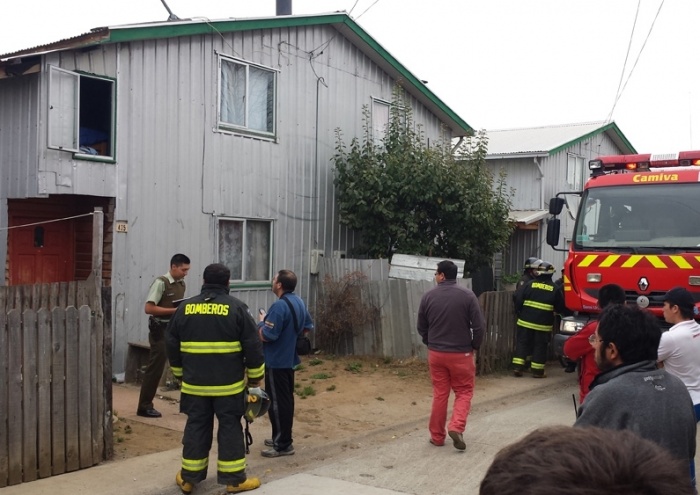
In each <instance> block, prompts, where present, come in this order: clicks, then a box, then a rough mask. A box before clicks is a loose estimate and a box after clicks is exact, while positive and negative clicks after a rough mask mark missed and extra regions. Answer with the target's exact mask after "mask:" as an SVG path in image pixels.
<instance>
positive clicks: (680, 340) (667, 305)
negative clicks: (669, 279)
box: [658, 287, 700, 420]
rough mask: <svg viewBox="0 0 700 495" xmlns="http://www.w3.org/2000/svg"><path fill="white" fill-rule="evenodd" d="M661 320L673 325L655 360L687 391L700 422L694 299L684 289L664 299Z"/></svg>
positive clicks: (699, 340) (699, 330)
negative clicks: (683, 384)
mask: <svg viewBox="0 0 700 495" xmlns="http://www.w3.org/2000/svg"><path fill="white" fill-rule="evenodd" d="M663 312H664V319H665V320H666V322H667V323H670V324H671V325H673V326H672V327H671V328H670V329H669V330H668V332H664V333H662V334H661V342H660V343H659V356H658V360H659V362H660V363H662V364H663V367H664V368H665V369H666V371H668V372H669V373H671V374H672V375H675V376H677V377H678V378H680V379H681V381H682V382H683V383H685V386H686V387H687V388H688V392H689V393H690V398H691V399H692V400H693V404H694V406H695V417H696V418H697V419H698V420H700V359H698V356H700V325H698V323H697V322H696V321H695V319H694V317H695V299H694V298H693V295H692V294H691V293H690V291H688V290H686V289H684V288H683V287H674V288H673V289H671V290H670V291H668V292H667V293H666V296H664V309H663Z"/></svg>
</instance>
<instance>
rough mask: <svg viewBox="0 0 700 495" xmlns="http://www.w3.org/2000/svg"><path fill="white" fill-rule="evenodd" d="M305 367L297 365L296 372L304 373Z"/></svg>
mask: <svg viewBox="0 0 700 495" xmlns="http://www.w3.org/2000/svg"><path fill="white" fill-rule="evenodd" d="M304 369H305V368H304V365H303V364H301V363H299V364H297V366H296V368H294V371H304Z"/></svg>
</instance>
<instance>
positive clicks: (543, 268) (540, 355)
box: [513, 261, 564, 378]
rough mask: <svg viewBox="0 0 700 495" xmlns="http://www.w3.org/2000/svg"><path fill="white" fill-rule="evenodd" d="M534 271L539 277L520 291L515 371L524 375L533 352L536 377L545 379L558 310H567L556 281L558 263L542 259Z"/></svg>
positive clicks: (532, 367)
mask: <svg viewBox="0 0 700 495" xmlns="http://www.w3.org/2000/svg"><path fill="white" fill-rule="evenodd" d="M534 271H535V275H536V278H535V279H533V280H530V281H529V282H527V283H526V284H525V285H524V286H523V287H522V289H521V290H519V291H517V292H516V300H515V311H516V314H517V315H518V320H517V330H516V344H515V355H514V356H513V374H514V375H515V376H523V371H525V358H526V357H527V356H529V355H532V362H531V364H530V370H531V371H532V376H533V377H535V378H544V377H545V373H544V366H545V363H546V361H547V346H548V345H549V339H550V336H551V333H552V324H553V323H554V313H555V312H561V311H563V309H564V301H563V297H562V294H561V292H560V291H558V290H556V287H555V286H554V282H552V275H554V266H553V265H552V264H551V263H549V262H546V261H540V262H539V263H537V264H536V265H535V266H534Z"/></svg>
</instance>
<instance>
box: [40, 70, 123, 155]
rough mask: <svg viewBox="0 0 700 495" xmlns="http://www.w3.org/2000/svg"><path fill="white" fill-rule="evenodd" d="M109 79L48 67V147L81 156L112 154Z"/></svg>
mask: <svg viewBox="0 0 700 495" xmlns="http://www.w3.org/2000/svg"><path fill="white" fill-rule="evenodd" d="M114 86H115V83H114V80H113V79H109V78H106V77H100V76H95V75H92V74H83V73H79V72H74V71H69V70H65V69H59V68H58V67H54V66H50V67H49V102H48V103H49V112H48V114H49V117H48V132H49V135H48V146H49V148H52V149H58V150H62V151H70V152H72V153H76V154H78V155H80V156H81V157H87V158H90V157H104V158H112V157H114V122H115V104H114V101H115V87H114Z"/></svg>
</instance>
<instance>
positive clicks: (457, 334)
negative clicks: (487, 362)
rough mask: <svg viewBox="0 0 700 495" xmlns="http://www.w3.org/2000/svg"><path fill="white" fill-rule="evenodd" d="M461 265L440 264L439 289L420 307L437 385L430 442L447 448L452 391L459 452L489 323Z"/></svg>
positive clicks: (453, 433) (421, 328) (420, 323)
mask: <svg viewBox="0 0 700 495" xmlns="http://www.w3.org/2000/svg"><path fill="white" fill-rule="evenodd" d="M457 272H458V270H457V265H455V264H454V262H452V261H450V260H444V261H441V262H440V263H438V265H437V271H436V272H435V280H436V281H437V286H436V287H433V288H432V289H430V290H429V291H428V292H426V293H425V294H423V297H422V298H421V301H420V306H419V307H418V325H417V326H418V333H419V334H420V336H421V339H422V340H423V343H424V344H425V345H426V346H428V365H429V367H430V379H431V381H432V383H433V404H432V408H431V411H430V422H429V424H428V431H429V432H430V443H432V444H433V445H435V446H438V447H441V446H443V445H444V444H445V422H446V421H447V403H448V401H449V398H450V391H451V390H452V391H454V394H455V399H454V405H453V408H452V417H451V418H450V421H449V423H448V424H447V434H448V435H449V437H450V438H451V439H452V443H453V445H454V447H455V448H456V449H458V450H465V449H466V448H467V445H466V443H464V436H463V433H464V429H465V427H466V424H467V416H468V415H469V410H470V409H471V402H472V397H473V395H474V380H475V376H476V363H475V359H474V352H475V351H478V350H479V347H480V346H481V342H482V340H483V338H484V332H485V328H486V322H485V321H484V315H483V314H482V312H481V307H480V306H479V300H478V299H477V298H476V295H475V294H474V293H473V292H472V291H471V290H469V289H467V288H466V287H462V286H460V285H457Z"/></svg>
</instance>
